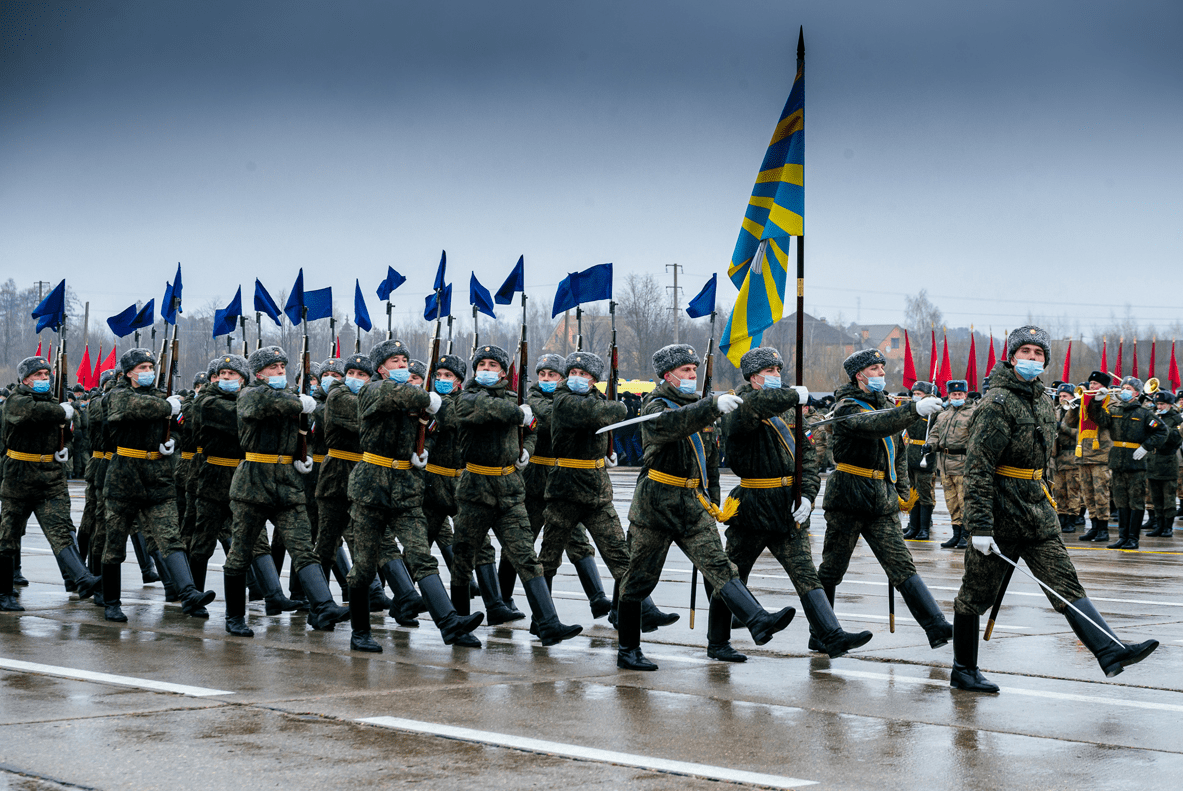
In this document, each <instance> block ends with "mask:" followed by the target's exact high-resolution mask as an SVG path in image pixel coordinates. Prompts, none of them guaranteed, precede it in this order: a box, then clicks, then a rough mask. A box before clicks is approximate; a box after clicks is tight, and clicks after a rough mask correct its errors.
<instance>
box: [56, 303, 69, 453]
mask: <svg viewBox="0 0 1183 791" xmlns="http://www.w3.org/2000/svg"><path fill="white" fill-rule="evenodd" d="M54 362H55V364H56V365H57V375H56V376H55V377H54V380H53V384H54V399H55V400H56V401H57V402H58V403H59V404H64V403H66V398H68V397H69V390H67V389H66V366H67V365H68V363H67V362H66V317H65V315H63V316H62V342H61V346H60V348H59V349H58V353H57V357H56V358H55V359H54ZM68 422H69V421H66V423H68ZM66 423H62V424H61V426H60V427H59V428H58V453H61V452H62V450H64V449H65V447H66Z"/></svg>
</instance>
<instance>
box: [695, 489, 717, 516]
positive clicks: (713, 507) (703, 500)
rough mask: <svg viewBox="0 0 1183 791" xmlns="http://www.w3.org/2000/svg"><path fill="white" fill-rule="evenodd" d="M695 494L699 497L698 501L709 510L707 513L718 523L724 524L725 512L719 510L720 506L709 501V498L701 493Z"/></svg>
mask: <svg viewBox="0 0 1183 791" xmlns="http://www.w3.org/2000/svg"><path fill="white" fill-rule="evenodd" d="M695 494H696V495H697V496H698V501H699V502H700V503H702V507H703V508H705V509H707V513H708V514H710V515H711V516H713V517H714V518H715V521H716V522H722V521H723V512H722V511H720V510H719V506H717V505H715V504H714V503H712V502H711V501H710V500H708V499H707V496H706V495H705V494H703V493H702V492H701V491H697V492H695Z"/></svg>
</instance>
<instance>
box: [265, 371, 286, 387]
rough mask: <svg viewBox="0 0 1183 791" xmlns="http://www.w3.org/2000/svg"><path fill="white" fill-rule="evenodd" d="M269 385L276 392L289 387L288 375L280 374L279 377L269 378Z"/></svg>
mask: <svg viewBox="0 0 1183 791" xmlns="http://www.w3.org/2000/svg"><path fill="white" fill-rule="evenodd" d="M267 384H269V385H271V386H272V387H273V388H275V389H276V390H282V389H284V388H285V387H287V386H288V377H287V374H280V375H279V376H269V377H267Z"/></svg>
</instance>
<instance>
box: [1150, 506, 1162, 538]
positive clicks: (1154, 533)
mask: <svg viewBox="0 0 1183 791" xmlns="http://www.w3.org/2000/svg"><path fill="white" fill-rule="evenodd" d="M1147 513H1148V514H1150V516H1151V519H1152V520H1153V525H1154V529H1153V530H1148V532H1147V533H1146V535H1147V537H1153V538H1160V537H1161V536H1162V534H1163V530H1165V529H1166V524H1167V523H1166V522H1164V521H1163V518H1162V517H1163V514H1162V512H1160V511H1147Z"/></svg>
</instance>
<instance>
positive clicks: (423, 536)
mask: <svg viewBox="0 0 1183 791" xmlns="http://www.w3.org/2000/svg"><path fill="white" fill-rule="evenodd" d="M349 518H350V522H351V523H352V527H353V543H351V544H350V545H349V554H350V555H351V556H352V557H353V568H351V569H350V570H349V587H351V588H359V587H365V586H366V585H368V584H369V583H370V580H372V579H374V575H375V574H377V573H378V568H379V567H380V566H385V565H386V564H387V563H389V562H390V561H392V560H397V559H399V558H402V559H403V560H404V561H405V562H406V564H407V569H408V570H409V571H410V572H411V577H412V579H414V580H415V582H418V581H419V580H421V579H423V578H424V577H428V576H431V575H432V574H438V573H439V564H438V563H437V562H436V560H435V556H434V555H432V554H431V545H430V544H429V543H427V520H426V519H424V518H423V509H422V508H408V509H406V510H403V511H390V510H389V509H385V508H371V507H370V506H367V505H359V504H357V503H354V504H353V507H352V508H350V511H349ZM399 544H402V550H401V551H400V550H399Z"/></svg>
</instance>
